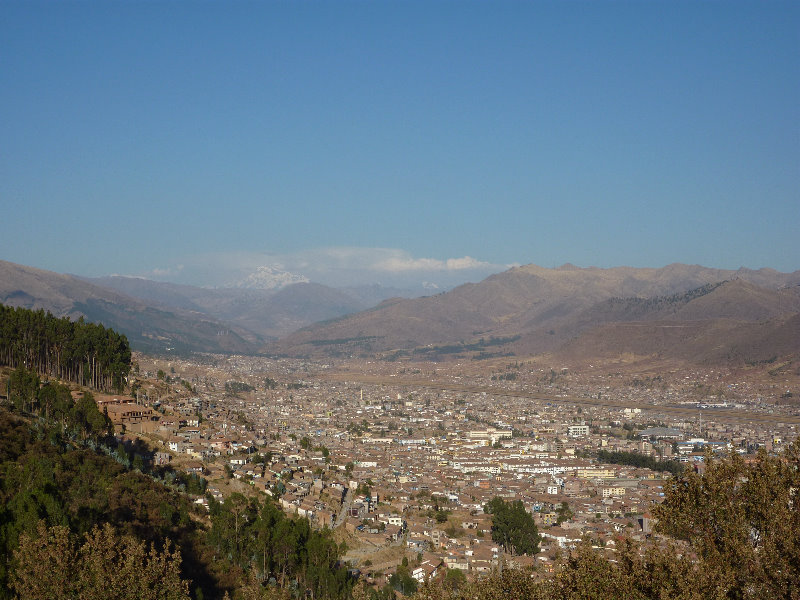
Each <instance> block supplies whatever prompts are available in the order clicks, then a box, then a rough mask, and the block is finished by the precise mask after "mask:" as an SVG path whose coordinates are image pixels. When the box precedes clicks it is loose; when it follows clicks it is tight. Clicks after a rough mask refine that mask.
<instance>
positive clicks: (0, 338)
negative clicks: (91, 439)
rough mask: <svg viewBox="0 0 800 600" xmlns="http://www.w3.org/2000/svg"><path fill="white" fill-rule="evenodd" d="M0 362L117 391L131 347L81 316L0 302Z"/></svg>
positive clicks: (122, 385)
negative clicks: (11, 305) (58, 313)
mask: <svg viewBox="0 0 800 600" xmlns="http://www.w3.org/2000/svg"><path fill="white" fill-rule="evenodd" d="M0 366H9V367H12V368H16V367H20V366H22V367H25V368H27V369H32V370H34V371H36V372H37V373H38V374H39V375H42V376H47V377H54V378H58V379H61V380H65V381H70V382H73V383H77V384H78V385H87V386H91V387H94V388H95V389H100V390H107V391H111V390H115V391H121V390H122V389H123V387H124V385H125V377H126V376H127V375H128V373H129V372H130V368H131V349H130V345H129V344H128V338H127V337H125V336H124V335H122V334H119V333H117V332H116V331H114V330H113V329H107V328H105V327H103V326H102V325H99V324H96V323H87V322H85V321H84V319H83V317H81V318H80V319H78V320H77V321H71V320H69V319H68V318H67V317H61V318H58V317H55V316H53V315H52V314H50V313H49V312H45V311H44V310H36V311H33V310H28V309H25V308H12V307H8V306H4V305H2V304H0Z"/></svg>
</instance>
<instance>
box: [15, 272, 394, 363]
mask: <svg viewBox="0 0 800 600" xmlns="http://www.w3.org/2000/svg"><path fill="white" fill-rule="evenodd" d="M262 274H264V273H262ZM265 276H266V275H265ZM256 279H257V278H256ZM279 279H280V278H279ZM284 279H286V278H284ZM274 281H275V280H273V282H274ZM404 293H406V292H404V291H401V290H396V289H392V288H383V287H380V286H364V287H361V288H346V289H342V290H338V289H334V288H331V287H327V286H323V285H319V284H315V283H306V282H303V283H289V284H287V285H285V286H279V285H277V284H275V285H274V286H273V288H272V289H258V288H252V289H251V288H245V287H242V288H223V289H206V288H199V287H193V286H187V285H177V284H172V283H163V282H157V281H151V280H148V279H142V278H136V277H119V276H112V277H100V278H85V277H79V276H76V275H62V274H59V273H53V272H50V271H44V270H41V269H36V268H33V267H27V266H23V265H18V264H14V263H10V262H6V261H0V303H3V304H6V305H9V306H22V307H25V308H32V309H39V308H42V309H45V310H48V311H50V312H51V313H53V314H54V315H57V316H68V317H70V318H73V319H77V318H79V317H80V316H84V317H86V318H87V319H89V320H92V321H98V322H102V323H103V324H104V325H106V326H108V327H112V328H114V329H117V330H118V331H120V332H122V333H124V334H125V335H127V336H128V339H129V340H130V342H131V345H132V346H133V347H134V348H135V349H139V350H143V351H147V352H164V351H177V352H191V351H195V352H221V353H240V354H255V353H258V352H259V351H261V350H262V349H263V347H264V345H265V343H266V342H267V341H269V340H272V339H275V338H277V337H280V336H284V335H287V334H289V333H291V332H292V331H295V330H297V329H299V328H301V327H304V326H307V325H309V324H311V323H313V322H316V321H322V320H325V319H331V318H336V317H340V316H342V315H345V314H348V313H353V312H357V311H359V310H363V309H365V308H368V307H370V306H373V305H375V304H377V303H379V302H380V301H382V300H384V299H385V298H387V297H390V296H394V295H397V294H404Z"/></svg>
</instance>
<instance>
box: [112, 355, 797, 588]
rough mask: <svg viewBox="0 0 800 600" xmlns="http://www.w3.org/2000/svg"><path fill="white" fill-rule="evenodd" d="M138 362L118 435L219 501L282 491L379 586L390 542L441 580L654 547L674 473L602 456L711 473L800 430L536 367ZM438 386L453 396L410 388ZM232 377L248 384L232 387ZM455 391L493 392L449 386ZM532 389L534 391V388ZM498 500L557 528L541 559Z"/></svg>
mask: <svg viewBox="0 0 800 600" xmlns="http://www.w3.org/2000/svg"><path fill="white" fill-rule="evenodd" d="M139 360H140V363H143V364H141V366H140V372H139V374H138V377H137V378H136V382H137V383H136V386H135V388H136V396H137V397H136V398H133V397H130V398H113V397H111V398H99V399H98V401H99V402H100V403H102V406H103V408H104V410H106V411H107V412H108V414H109V416H110V417H111V419H112V421H113V422H114V423H115V425H116V426H117V428H118V430H119V431H124V432H125V433H126V434H134V433H135V434H137V435H141V436H144V437H146V438H147V439H149V440H150V441H151V442H152V444H153V445H155V446H157V447H159V450H160V456H159V460H161V461H164V460H171V461H172V463H173V464H174V465H176V466H177V467H178V468H183V469H185V470H187V471H189V472H196V473H202V475H203V476H204V477H206V479H208V481H209V482H210V484H209V485H210V487H209V491H210V492H211V493H212V494H214V495H217V496H218V498H224V495H225V493H226V492H225V490H228V489H242V486H245V489H250V490H252V493H264V494H268V495H271V496H273V497H274V498H275V499H276V500H277V501H278V502H279V503H280V505H281V506H282V507H283V508H284V510H285V511H286V512H287V513H290V514H297V515H299V516H302V517H307V518H308V519H309V520H311V521H312V522H313V523H315V524H316V525H318V526H328V527H336V528H341V529H343V530H344V531H346V532H347V533H348V535H349V536H350V539H351V542H352V543H350V544H348V545H349V546H350V547H351V552H350V554H349V555H348V556H349V558H351V559H353V560H354V562H356V563H358V564H360V565H361V566H362V569H365V570H367V571H369V572H370V573H371V574H372V575H374V576H375V577H376V578H378V581H379V580H380V577H386V576H388V574H389V573H391V571H392V568H393V566H396V561H395V565H392V564H381V563H380V562H375V561H372V560H371V559H369V557H370V556H371V552H370V551H371V550H373V549H374V550H376V551H377V550H378V549H381V548H386V547H397V548H402V549H403V550H404V551H405V552H408V553H410V554H412V555H414V556H415V557H417V559H416V561H415V562H414V569H413V576H414V577H415V578H418V579H424V578H425V577H428V576H430V575H432V574H435V573H436V572H437V570H439V569H442V568H444V567H447V568H455V569H462V570H464V571H467V572H469V573H481V572H485V571H487V570H490V569H491V568H493V566H497V564H498V563H499V562H500V561H506V562H516V563H518V564H526V563H530V562H532V561H537V562H538V563H539V564H541V565H544V566H545V568H546V567H547V565H549V564H551V563H552V560H553V557H554V556H555V555H556V554H557V553H558V552H559V551H562V550H563V549H565V548H568V547H571V546H572V545H574V544H575V543H576V542H577V541H579V540H580V539H582V538H584V537H587V536H588V537H590V538H591V539H593V540H595V542H596V543H597V544H598V545H600V546H604V547H606V548H610V547H613V545H614V543H615V540H616V539H617V537H618V536H619V534H620V533H621V532H625V533H627V534H628V535H631V536H633V537H641V538H645V537H646V536H649V535H650V533H651V527H652V522H651V519H650V515H649V511H650V509H651V508H652V506H653V504H654V503H657V502H659V501H660V498H661V497H662V496H663V494H664V485H665V482H666V478H667V477H668V475H667V474H663V473H660V472H658V471H654V470H650V469H647V468H641V467H637V466H633V465H631V464H604V463H602V462H598V460H597V458H596V456H597V452H598V450H605V451H607V452H612V453H615V452H630V453H635V454H637V455H642V456H649V457H653V458H655V459H657V460H659V461H664V460H674V461H679V462H683V463H688V465H689V468H695V464H696V465H697V468H702V460H703V457H704V455H705V452H707V451H712V452H721V453H729V452H741V453H747V452H751V451H753V450H754V449H755V448H757V447H766V448H767V449H768V450H773V449H776V448H778V447H779V446H780V445H781V444H782V443H784V442H786V441H789V440H791V439H793V438H794V437H796V436H797V433H798V430H797V427H798V426H797V424H796V423H797V421H798V419H797V415H795V414H793V413H792V411H791V409H786V410H785V411H783V412H780V411H781V409H778V408H776V405H775V404H774V403H772V404H770V403H769V402H766V401H765V400H764V399H763V398H760V399H755V398H751V397H750V396H749V395H748V394H747V393H746V392H745V393H743V392H742V391H741V388H743V387H745V384H743V383H742V384H736V385H737V387H738V388H739V391H738V392H737V393H736V394H734V393H732V392H729V397H731V398H734V397H735V400H736V403H737V404H738V405H739V406H743V405H747V404H749V403H751V404H754V405H756V408H754V410H756V411H757V410H772V411H776V410H777V411H778V413H776V418H775V419H774V421H772V422H771V423H770V425H769V426H765V425H761V424H758V423H753V422H748V421H747V420H741V419H738V420H737V419H728V418H725V414H726V413H725V412H724V411H725V410H726V409H725V408H724V407H720V408H717V409H706V410H705V411H703V410H702V409H701V408H698V409H697V413H696V415H695V414H692V413H691V411H690V412H688V413H684V414H677V415H676V414H675V413H674V412H665V411H662V410H660V409H659V407H660V406H662V407H663V406H666V405H667V404H670V405H675V404H676V403H680V402H695V401H696V400H697V398H696V390H697V389H698V384H697V381H696V380H695V381H692V382H690V385H687V386H686V387H685V389H686V390H688V391H687V392H686V393H684V394H681V393H680V387H675V386H674V385H672V386H671V385H670V384H662V382H661V381H659V382H658V387H657V388H653V387H650V388H644V389H650V395H651V396H652V402H651V403H650V405H649V406H648V405H646V404H644V405H643V404H642V402H643V401H644V400H645V396H646V394H644V393H643V392H642V390H643V388H642V386H641V385H639V384H635V385H609V384H608V381H606V382H605V383H606V385H599V384H598V382H595V384H594V385H590V384H588V383H587V382H586V381H585V380H582V379H580V378H578V377H576V378H574V379H570V378H569V377H568V376H567V375H566V374H565V373H564V371H563V370H559V371H558V372H556V371H554V370H549V371H546V370H543V369H538V370H537V369H534V368H527V369H526V367H525V365H523V366H519V365H515V367H514V368H515V371H514V373H515V374H519V375H515V377H513V378H502V379H498V378H497V377H496V376H492V374H491V373H484V374H476V375H471V376H467V375H465V374H463V373H461V372H459V371H458V370H457V369H456V368H451V369H450V370H449V371H444V370H442V369H441V367H439V370H438V372H437V373H433V374H426V373H424V372H423V371H422V370H420V369H416V370H415V371H414V372H409V371H408V367H402V371H400V370H399V369H400V368H401V367H394V368H396V369H397V370H396V371H395V372H393V373H392V372H387V369H388V368H389V367H387V366H385V365H381V366H376V367H375V369H383V372H382V373H373V375H374V377H373V378H372V379H371V380H370V381H373V382H372V383H364V382H363V381H360V382H359V381H357V377H356V376H353V377H352V378H351V379H352V380H350V381H348V376H346V375H345V376H342V375H339V376H338V377H333V376H331V374H332V373H333V368H332V367H331V365H312V364H309V363H304V362H300V361H297V362H292V361H266V360H265V359H248V358H243V357H231V358H223V357H215V358H213V362H212V361H211V359H209V361H208V362H206V363H201V362H194V363H189V362H178V361H174V362H171V363H166V362H164V361H161V362H158V361H153V360H149V361H148V359H145V358H144V357H140V358H139ZM144 363H147V364H144ZM367 364H368V365H369V363H367ZM161 369H163V371H162V373H163V377H161V378H157V377H156V372H157V371H158V370H161ZM167 369H168V370H169V374H167V372H166V371H167ZM369 369H370V367H368V366H366V365H365V366H364V368H363V370H364V372H365V373H366V374H369ZM340 373H341V371H340ZM379 375H382V376H383V377H382V380H381V382H380V383H377V382H375V380H377V379H378V378H379V377H377V376H379ZM422 375H426V376H427V377H428V378H429V380H431V381H440V382H442V385H441V386H439V387H437V386H436V385H425V386H418V385H414V384H411V383H409V382H408V381H407V379H405V377H416V378H419V377H420V376H422ZM685 376H686V375H685V374H684V375H682V377H685ZM702 376H703V377H706V378H707V377H708V373H705V374H702ZM613 377H614V375H610V376H609V378H611V379H613ZM364 379H368V378H364ZM368 380H369V379H368ZM230 381H235V382H237V385H236V386H234V387H235V388H236V389H240V390H245V391H241V392H237V393H234V394H231V393H230V390H231V386H229V385H228V386H226V383H229V382H230ZM404 381H405V383H404ZM454 382H456V383H457V384H458V385H459V386H464V385H467V384H475V383H480V384H481V385H482V386H483V387H481V388H480V389H481V390H482V391H470V390H469V389H468V388H467V389H464V388H458V389H454V388H453V387H452V386H451V387H448V385H449V384H453V383H454ZM526 382H527V385H528V386H529V387H528V388H527V389H535V391H536V392H537V394H538V395H537V396H536V397H535V398H534V397H532V396H531V395H530V394H526V387H525V386H526ZM600 383H602V382H600ZM715 384H716V385H722V386H726V387H725V389H728V390H731V389H732V388H730V387H727V386H730V385H734V384H731V383H729V382H726V381H719V379H717V380H715ZM702 385H707V384H705V383H704V384H702ZM226 388H227V390H228V392H226ZM493 388H494V389H497V390H498V394H499V391H500V390H502V391H503V394H502V397H499V396H495V395H494V394H493V393H492V391H491V390H492V389H493ZM584 388H585V390H584ZM708 389H712V388H711V387H710V386H709V387H708ZM486 390H489V391H488V392H487V391H486ZM515 390H517V392H518V393H519V394H520V395H519V396H514V393H516V392H515ZM584 391H585V393H583V392H584ZM567 393H570V394H578V393H583V397H584V398H586V397H588V398H594V397H598V398H599V397H600V396H601V395H602V396H603V397H605V398H609V397H614V398H616V399H617V400H618V401H621V402H618V403H616V404H608V403H601V402H598V403H597V404H596V405H592V404H586V403H581V404H576V403H571V402H569V401H568V400H565V399H564V397H565V395H566V394H567ZM626 400H630V405H626V403H625V401H626ZM715 410H716V412H715ZM628 462H630V461H628ZM232 486H234V487H232ZM235 486H239V488H235ZM497 496H499V497H502V498H504V499H507V500H511V501H517V500H519V501H521V502H522V503H523V505H524V506H525V508H526V510H528V511H529V512H530V513H531V514H532V515H533V516H534V518H535V522H536V523H537V525H538V528H539V532H540V534H541V535H542V544H541V546H542V552H540V553H539V554H537V556H536V557H524V556H523V557H518V556H514V557H512V556H508V555H504V554H503V552H502V549H501V548H500V547H499V546H498V544H496V543H495V542H493V541H492V536H491V517H490V516H489V515H485V514H484V512H483V507H484V505H485V504H486V503H487V502H488V501H489V500H491V499H492V498H494V497H497ZM203 501H204V500H203V499H202V498H200V499H198V502H201V503H202V502H203ZM368 559H369V560H368ZM365 565H366V566H365Z"/></svg>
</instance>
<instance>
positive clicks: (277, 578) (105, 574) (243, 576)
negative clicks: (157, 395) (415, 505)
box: [0, 384, 352, 600]
mask: <svg viewBox="0 0 800 600" xmlns="http://www.w3.org/2000/svg"><path fill="white" fill-rule="evenodd" d="M49 385H54V384H49ZM47 387H48V386H44V387H43V388H42V389H45V388H47ZM65 387H66V386H64V388H65ZM48 393H49V392H48ZM55 396H56V397H57V398H58V399H57V400H56V402H55V405H57V404H58V403H59V402H62V401H63V402H64V403H66V402H67V396H66V394H65V393H64V389H63V388H62V389H57V390H55ZM72 410H76V409H75V408H74V406H73V409H72ZM27 414H28V415H29V413H27ZM44 414H45V413H44V411H43V409H41V408H40V409H39V412H38V416H37V417H36V418H32V417H31V416H24V415H19V414H15V413H14V412H11V411H9V410H8V408H7V407H0V431H2V435H0V600H6V599H12V598H14V599H16V598H20V599H25V600H29V599H30V600H37V599H40V598H41V599H44V598H47V599H50V598H59V597H63V598H73V597H75V598H77V597H80V598H87V599H93V598H108V597H115V598H117V597H118V598H153V599H155V598H159V599H168V600H183V599H189V598H195V599H202V600H207V599H211V598H217V599H221V598H223V597H224V596H225V595H228V596H229V597H230V598H231V599H232V600H237V599H247V600H249V599H251V598H252V599H256V598H264V597H270V598H283V597H286V598H288V597H300V596H305V595H309V596H313V597H314V598H318V599H333V600H338V599H345V598H349V597H350V591H351V587H352V582H351V577H350V576H349V574H348V571H347V569H346V568H345V567H344V566H342V565H340V563H339V558H340V553H341V550H343V548H340V547H339V546H338V545H337V544H336V543H335V542H334V541H333V539H332V535H331V532H330V531H329V530H326V529H324V530H321V531H316V530H313V529H312V528H311V527H310V525H309V522H308V520H307V519H298V518H291V517H287V516H285V515H284V513H283V512H282V511H281V509H280V508H279V507H278V506H277V504H275V502H274V500H272V499H271V498H266V497H263V498H262V499H260V500H256V499H250V498H246V497H245V496H243V495H241V494H232V495H231V496H229V497H228V498H227V499H226V500H225V501H224V502H222V503H219V502H215V501H214V500H213V499H212V498H210V497H209V498H208V500H209V502H210V513H208V512H206V511H205V509H203V508H200V507H198V506H197V505H195V504H194V503H193V502H192V500H191V498H190V497H189V496H188V495H187V494H186V493H183V492H181V491H180V490H182V489H185V490H187V492H188V491H194V492H196V493H201V492H202V491H203V490H204V489H205V485H204V484H205V481H204V480H200V481H196V482H193V481H191V480H190V479H191V477H188V476H185V477H183V479H181V477H180V476H178V477H175V473H174V472H172V471H171V470H170V471H169V472H167V470H168V469H169V467H153V466H151V465H146V464H144V463H143V462H142V461H141V460H140V458H141V457H140V456H139V455H138V454H137V455H135V456H133V458H131V456H132V454H129V453H128V452H126V450H125V448H123V447H122V446H121V445H116V446H115V444H116V442H115V439H114V437H113V436H108V435H107V431H99V432H98V431H96V430H92V429H90V430H84V431H83V432H82V433H81V435H77V436H76V435H73V431H72V430H70V429H69V427H67V428H66V429H65V428H64V427H63V425H62V421H61V419H62V418H64V417H63V413H61V412H59V411H58V410H57V409H53V410H51V412H50V416H49V418H45V416H44ZM101 416H102V415H101ZM66 419H67V421H69V419H70V417H69V416H67V417H66ZM137 459H139V460H137ZM198 479H199V478H198ZM170 482H172V483H171V484H170ZM113 590H125V591H124V593H123V592H119V594H117V592H114V591H113Z"/></svg>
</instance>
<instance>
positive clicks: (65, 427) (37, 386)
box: [7, 367, 113, 440]
mask: <svg viewBox="0 0 800 600" xmlns="http://www.w3.org/2000/svg"><path fill="white" fill-rule="evenodd" d="M7 387H8V399H9V401H10V402H11V404H12V405H13V406H14V407H15V408H16V409H17V410H19V411H23V412H26V413H32V414H34V415H37V416H39V417H42V418H44V419H45V420H46V421H47V422H50V423H52V424H54V425H56V424H57V425H58V426H59V427H60V428H59V432H60V433H61V434H65V433H66V434H68V435H69V436H71V438H72V439H77V438H80V439H82V440H86V439H87V438H99V437H102V436H105V435H108V434H111V433H113V425H112V424H111V420H110V419H109V418H108V415H107V414H105V413H102V412H100V409H98V408H97V403H96V402H95V401H94V396H93V395H92V393H91V392H84V393H83V394H81V395H80V397H79V398H78V399H77V400H75V399H73V397H72V392H71V391H70V389H69V387H68V386H66V385H64V384H63V383H58V382H56V381H48V382H46V383H45V384H44V385H42V383H41V381H40V380H39V376H38V375H37V374H36V372H35V371H30V370H28V369H26V368H24V367H17V368H16V369H15V370H14V371H12V373H11V374H10V375H9V377H8V384H7Z"/></svg>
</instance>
